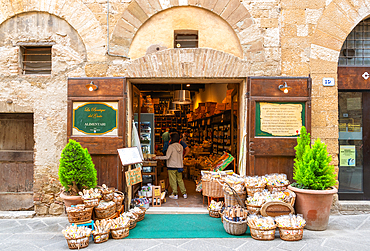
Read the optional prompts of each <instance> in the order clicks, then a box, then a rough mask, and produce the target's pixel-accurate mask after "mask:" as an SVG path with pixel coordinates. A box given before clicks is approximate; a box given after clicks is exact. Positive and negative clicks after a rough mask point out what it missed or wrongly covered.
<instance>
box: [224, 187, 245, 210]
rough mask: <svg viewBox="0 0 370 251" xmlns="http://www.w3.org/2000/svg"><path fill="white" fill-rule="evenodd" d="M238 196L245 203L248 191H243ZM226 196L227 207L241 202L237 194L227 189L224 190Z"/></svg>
mask: <svg viewBox="0 0 370 251" xmlns="http://www.w3.org/2000/svg"><path fill="white" fill-rule="evenodd" d="M238 196H239V198H240V200H241V201H242V202H243V203H244V201H245V198H246V196H247V193H246V191H243V192H242V193H238ZM224 198H225V207H227V206H236V205H239V204H240V203H239V202H238V198H237V197H236V196H235V194H233V193H232V194H230V193H229V192H227V191H224ZM240 206H241V207H244V205H240Z"/></svg>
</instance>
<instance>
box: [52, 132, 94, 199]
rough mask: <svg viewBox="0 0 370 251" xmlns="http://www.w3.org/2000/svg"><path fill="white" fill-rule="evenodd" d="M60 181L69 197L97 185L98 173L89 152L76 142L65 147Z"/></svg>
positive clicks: (61, 160) (60, 169)
mask: <svg viewBox="0 0 370 251" xmlns="http://www.w3.org/2000/svg"><path fill="white" fill-rule="evenodd" d="M58 174H59V180H60V183H61V184H62V186H63V187H64V189H65V191H66V192H67V193H69V195H78V192H79V191H81V190H82V189H90V188H94V187H96V185H97V172H96V169H95V165H94V163H93V162H92V159H91V156H90V154H89V152H88V150H87V149H86V148H85V149H84V148H82V146H81V144H80V143H78V142H76V141H75V140H71V139H70V140H69V142H68V144H67V145H66V146H65V147H64V149H63V151H62V154H61V158H60V164H59V173H58Z"/></svg>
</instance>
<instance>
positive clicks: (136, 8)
mask: <svg viewBox="0 0 370 251" xmlns="http://www.w3.org/2000/svg"><path fill="white" fill-rule="evenodd" d="M127 11H129V12H130V13H131V15H132V16H134V17H135V18H136V19H138V20H140V22H142V23H144V22H145V21H146V20H147V19H148V15H147V14H146V13H145V12H144V11H143V9H142V8H141V7H140V5H139V4H138V3H137V2H136V1H132V2H131V3H130V4H129V6H128V7H127Z"/></svg>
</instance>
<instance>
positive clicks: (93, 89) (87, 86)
mask: <svg viewBox="0 0 370 251" xmlns="http://www.w3.org/2000/svg"><path fill="white" fill-rule="evenodd" d="M86 88H87V89H89V91H91V92H92V91H96V90H97V89H98V86H97V85H95V84H94V82H93V81H91V82H90V84H87V85H86Z"/></svg>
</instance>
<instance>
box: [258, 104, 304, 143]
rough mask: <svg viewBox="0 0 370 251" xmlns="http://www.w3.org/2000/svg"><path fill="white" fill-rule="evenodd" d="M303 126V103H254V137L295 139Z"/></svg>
mask: <svg viewBox="0 0 370 251" xmlns="http://www.w3.org/2000/svg"><path fill="white" fill-rule="evenodd" d="M304 125H305V102H256V128H255V133H256V137H258V136H261V137H297V136H298V135H299V133H300V130H301V127H302V126H304Z"/></svg>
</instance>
